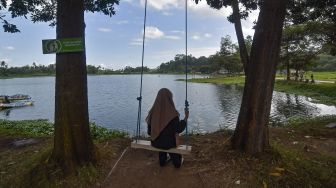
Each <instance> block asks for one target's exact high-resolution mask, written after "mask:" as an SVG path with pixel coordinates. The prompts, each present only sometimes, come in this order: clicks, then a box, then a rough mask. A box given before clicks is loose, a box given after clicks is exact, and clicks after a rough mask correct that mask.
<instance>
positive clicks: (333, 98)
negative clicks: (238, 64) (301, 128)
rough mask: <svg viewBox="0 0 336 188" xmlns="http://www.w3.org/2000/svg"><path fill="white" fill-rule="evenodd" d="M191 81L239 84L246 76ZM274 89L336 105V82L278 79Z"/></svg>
mask: <svg viewBox="0 0 336 188" xmlns="http://www.w3.org/2000/svg"><path fill="white" fill-rule="evenodd" d="M190 82H196V83H214V84H238V85H241V86H243V85H244V82H245V80H244V77H214V78H200V79H191V80H190ZM274 90H276V91H280V92H286V93H291V94H297V95H303V96H307V97H311V98H312V99H314V100H316V101H318V102H320V103H323V104H330V105H336V92H335V91H336V84H332V83H318V84H310V83H303V82H295V81H284V80H277V81H276V83H275V86H274Z"/></svg>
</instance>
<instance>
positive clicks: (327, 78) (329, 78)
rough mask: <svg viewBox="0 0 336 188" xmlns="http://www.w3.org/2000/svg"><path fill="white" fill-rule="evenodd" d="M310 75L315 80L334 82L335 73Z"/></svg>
mask: <svg viewBox="0 0 336 188" xmlns="http://www.w3.org/2000/svg"><path fill="white" fill-rule="evenodd" d="M310 74H314V79H315V80H325V81H336V72H311V73H310ZM310 74H309V75H310ZM309 78H310V77H309Z"/></svg>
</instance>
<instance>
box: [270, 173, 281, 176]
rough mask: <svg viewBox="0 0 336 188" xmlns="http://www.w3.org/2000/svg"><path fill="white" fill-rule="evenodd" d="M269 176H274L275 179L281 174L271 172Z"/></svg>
mask: <svg viewBox="0 0 336 188" xmlns="http://www.w3.org/2000/svg"><path fill="white" fill-rule="evenodd" d="M270 175H271V176H276V177H280V176H281V174H280V173H279V172H272V173H270Z"/></svg>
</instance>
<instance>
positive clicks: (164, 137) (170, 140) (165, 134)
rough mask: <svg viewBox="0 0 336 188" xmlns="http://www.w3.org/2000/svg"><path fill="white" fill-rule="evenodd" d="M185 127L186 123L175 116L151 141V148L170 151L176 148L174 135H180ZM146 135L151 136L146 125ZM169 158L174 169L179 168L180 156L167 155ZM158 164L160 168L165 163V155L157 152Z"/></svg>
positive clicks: (149, 126) (149, 127)
mask: <svg viewBox="0 0 336 188" xmlns="http://www.w3.org/2000/svg"><path fill="white" fill-rule="evenodd" d="M185 127H186V122H185V121H184V120H181V121H180V119H179V117H178V116H176V117H175V118H174V119H173V120H171V121H170V122H169V124H168V125H167V127H165V128H164V129H163V131H162V132H161V133H160V135H159V136H158V137H157V138H156V139H155V140H154V141H152V146H154V147H156V148H159V149H170V148H174V147H176V138H175V135H176V133H181V132H183V131H184V129H185ZM147 132H148V135H150V134H151V125H148V131H147ZM168 154H169V156H170V158H171V159H172V161H173V164H174V166H175V167H176V168H179V167H180V166H181V160H182V155H180V154H175V153H168ZM159 162H160V166H164V165H165V164H166V162H167V153H166V152H159Z"/></svg>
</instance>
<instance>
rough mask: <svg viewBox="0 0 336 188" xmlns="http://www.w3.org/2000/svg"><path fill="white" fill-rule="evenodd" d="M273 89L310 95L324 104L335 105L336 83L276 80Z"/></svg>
mask: <svg viewBox="0 0 336 188" xmlns="http://www.w3.org/2000/svg"><path fill="white" fill-rule="evenodd" d="M274 89H275V90H276V91H281V92H286V93H292V94H297V95H303V96H307V97H311V98H313V99H314V100H316V101H318V102H321V103H324V104H331V105H336V92H335V91H336V84H331V83H323V84H322V83H320V84H306V83H302V82H295V81H283V80H281V81H280V80H278V81H276V84H275V86H274Z"/></svg>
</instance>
